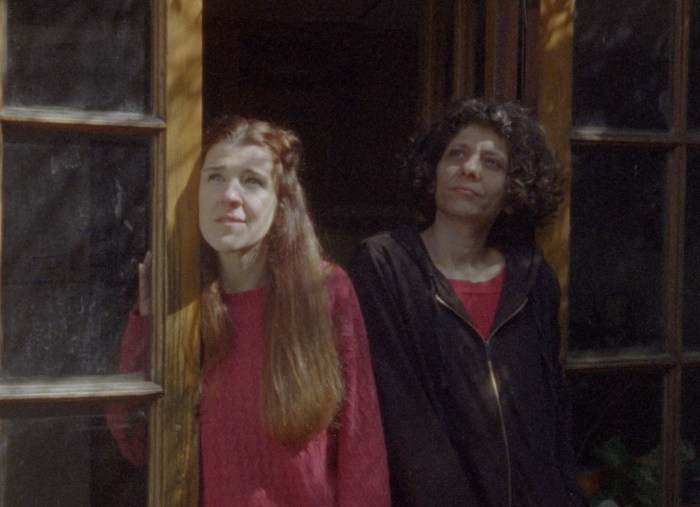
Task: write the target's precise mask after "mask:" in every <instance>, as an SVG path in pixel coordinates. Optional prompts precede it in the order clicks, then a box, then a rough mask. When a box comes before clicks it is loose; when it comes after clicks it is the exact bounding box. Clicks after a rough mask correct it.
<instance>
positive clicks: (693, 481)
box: [680, 368, 700, 505]
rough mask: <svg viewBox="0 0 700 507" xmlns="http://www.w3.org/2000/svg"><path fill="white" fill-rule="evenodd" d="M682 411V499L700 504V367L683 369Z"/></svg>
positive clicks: (685, 502)
mask: <svg viewBox="0 0 700 507" xmlns="http://www.w3.org/2000/svg"><path fill="white" fill-rule="evenodd" d="M682 385H683V393H682V403H683V405H682V413H681V446H680V454H681V456H680V458H681V500H682V501H683V504H684V505H685V504H693V505H694V504H700V412H698V409H697V407H698V400H700V369H698V368H693V369H686V370H684V371H683V380H682Z"/></svg>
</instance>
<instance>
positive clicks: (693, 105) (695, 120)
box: [688, 0, 700, 129]
mask: <svg viewBox="0 0 700 507" xmlns="http://www.w3.org/2000/svg"><path fill="white" fill-rule="evenodd" d="M688 43H689V44H690V62H689V64H688V125H689V127H690V128H693V129H700V0H694V1H692V2H690V38H689V39H688Z"/></svg>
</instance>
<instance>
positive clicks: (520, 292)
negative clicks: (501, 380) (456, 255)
mask: <svg viewBox="0 0 700 507" xmlns="http://www.w3.org/2000/svg"><path fill="white" fill-rule="evenodd" d="M420 232H421V229H420V228H418V227H417V226H415V225H405V226H402V227H399V228H398V229H396V230H394V231H393V232H392V233H391V235H392V237H393V238H394V240H395V241H396V242H397V243H398V244H399V245H400V246H401V247H402V248H403V249H404V250H405V251H406V252H407V253H408V255H410V256H411V257H412V258H413V260H414V262H415V263H416V265H417V266H418V267H419V269H420V270H421V271H422V272H423V274H424V276H425V277H426V281H427V282H428V284H429V286H430V287H431V288H432V290H433V293H434V296H435V297H437V298H440V299H442V300H443V301H444V302H445V303H446V304H447V305H448V306H449V307H450V308H451V309H452V310H453V311H454V312H455V313H457V314H458V315H459V316H460V317H461V318H462V319H464V320H465V321H467V322H470V323H471V320H470V319H469V316H468V315H467V313H466V311H465V309H464V305H462V303H461V301H460V300H459V297H458V296H457V294H455V292H454V290H453V289H452V286H451V285H450V282H449V280H448V279H447V278H445V276H444V275H443V274H442V272H441V271H440V270H438V269H437V267H435V265H434V264H433V261H432V260H431V259H430V256H429V255H428V251H427V249H426V248H425V244H424V243H423V240H422V239H421V237H420ZM500 250H501V253H503V255H504V257H505V259H506V279H505V282H504V285H503V291H502V293H501V299H500V300H499V303H498V309H497V310H496V315H495V318H494V322H493V324H494V325H493V328H494V329H496V328H497V327H498V326H500V325H501V324H502V323H503V322H504V321H505V320H507V319H508V318H510V316H511V315H513V314H514V313H516V312H517V311H518V309H519V308H520V307H522V306H523V305H524V304H525V303H526V302H527V298H528V294H529V293H530V291H531V290H532V288H533V287H534V284H535V280H536V277H537V273H538V272H539V269H540V266H541V264H542V262H543V256H542V252H541V250H540V249H539V248H538V247H536V246H529V245H524V246H508V247H505V248H500Z"/></svg>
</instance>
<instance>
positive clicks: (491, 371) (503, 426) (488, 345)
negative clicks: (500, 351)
mask: <svg viewBox="0 0 700 507" xmlns="http://www.w3.org/2000/svg"><path fill="white" fill-rule="evenodd" d="M435 298H436V299H437V301H438V303H440V304H441V305H443V306H444V307H445V308H447V309H448V310H450V311H451V312H452V313H454V314H455V315H456V316H457V318H459V319H460V320H461V321H462V322H464V323H465V324H466V325H467V326H468V327H470V328H471V329H473V330H474V331H476V333H477V334H479V332H478V331H477V330H476V329H475V328H474V326H473V325H472V324H471V323H470V322H469V321H467V320H465V319H464V318H463V317H462V316H461V315H460V314H459V312H457V311H455V309H454V308H452V307H451V306H450V305H449V304H448V303H447V302H446V301H445V300H444V299H442V298H441V297H440V295H439V294H435ZM526 304H527V298H526V299H525V301H523V302H522V304H521V305H520V306H518V308H517V309H516V310H515V311H514V312H513V313H512V314H511V315H510V316H509V317H508V318H507V319H504V320H503V322H501V324H499V326H498V327H496V328H495V329H493V330H492V331H491V333H490V334H489V336H488V339H487V340H485V341H484V340H482V343H483V344H484V348H485V349H486V361H487V365H488V368H489V380H490V381H491V389H492V390H493V394H494V397H495V398H496V406H497V407H498V417H499V420H500V423H501V438H502V439H503V446H504V448H505V454H506V466H507V470H506V472H507V473H506V475H507V485H508V504H507V505H508V507H513V477H512V475H513V471H512V468H513V465H512V462H511V457H510V444H509V441H508V432H507V431H506V419H505V415H504V414H503V404H502V403H501V393H500V392H499V391H498V382H497V379H496V372H495V370H494V368H493V360H492V356H491V343H490V341H491V338H493V336H494V335H495V334H496V332H498V330H499V329H501V327H503V326H504V325H505V324H506V323H507V322H508V321H510V320H511V319H512V318H513V317H515V316H516V315H517V314H518V313H520V310H522V309H523V308H524V307H525V305H526Z"/></svg>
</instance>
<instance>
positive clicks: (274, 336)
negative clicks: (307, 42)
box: [200, 117, 345, 447]
mask: <svg viewBox="0 0 700 507" xmlns="http://www.w3.org/2000/svg"><path fill="white" fill-rule="evenodd" d="M219 142H231V143H233V144H240V145H242V146H247V145H256V146H260V147H262V148H265V149H267V150H268V151H269V153H270V154H271V155H272V158H273V163H274V169H273V179H274V184H275V189H276V191H277V201H278V204H277V210H276V213H275V218H274V220H273V223H272V225H271V227H270V231H269V232H268V235H267V236H266V238H265V240H264V245H263V246H264V248H263V249H261V250H262V253H261V254H260V255H262V256H263V258H262V262H264V266H265V269H264V271H265V277H266V279H265V283H266V290H267V298H266V308H265V315H264V323H265V324H264V346H263V366H262V372H261V392H260V400H261V412H262V413H261V417H262V421H263V424H264V426H265V427H266V429H267V430H268V432H269V433H270V435H271V436H272V438H273V439H274V440H275V441H277V442H278V443H280V444H282V445H286V446H292V447H296V446H301V445H304V444H305V443H307V442H308V441H310V440H311V439H312V438H313V437H314V436H315V435H317V434H318V433H319V432H320V431H322V430H324V429H325V428H327V427H328V426H329V425H331V424H332V423H333V422H334V420H335V418H336V416H337V413H338V411H339V409H340V406H341V404H342V400H343V399H344V397H345V384H344V381H343V374H342V369H341V364H340V359H339V356H338V348H337V343H336V336H335V329H334V326H333V320H332V316H331V308H330V301H329V294H328V291H327V288H326V278H327V269H326V268H325V267H324V263H323V261H322V258H321V247H320V244H319V241H318V238H317V236H316V233H315V231H314V228H313V224H312V223H311V219H310V218H309V214H308V211H307V206H306V198H305V195H304V191H303V189H302V187H301V184H300V182H299V178H298V173H299V171H300V170H301V166H302V158H303V157H302V146H301V141H300V140H299V138H298V136H297V135H296V134H295V133H293V132H292V131H290V130H287V129H284V128H282V127H279V126H276V125H273V124H271V123H269V122H265V121H261V120H252V119H245V118H241V117H231V118H222V119H220V120H218V121H217V122H216V123H215V124H214V125H213V126H212V127H211V128H210V129H209V131H208V132H207V133H206V134H205V137H204V142H203V145H202V154H201V157H200V167H201V161H203V160H204V157H205V156H206V153H207V152H208V151H209V149H211V147H212V146H214V145H215V144H218V143H219ZM201 267H202V277H201V280H202V289H201V297H202V345H203V360H202V368H203V371H204V372H205V373H206V372H209V371H211V370H212V369H213V368H214V367H215V366H216V365H217V364H218V363H219V362H220V361H221V360H222V359H223V358H224V357H225V356H226V354H228V353H230V352H231V351H232V348H233V346H234V343H235V329H234V328H233V323H232V322H231V319H230V316H229V314H228V310H227V308H226V306H225V304H224V303H223V300H222V297H221V287H220V283H219V264H218V259H217V255H216V252H214V250H213V249H212V248H211V247H210V246H209V245H208V244H207V243H206V242H205V241H202V257H201Z"/></svg>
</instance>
